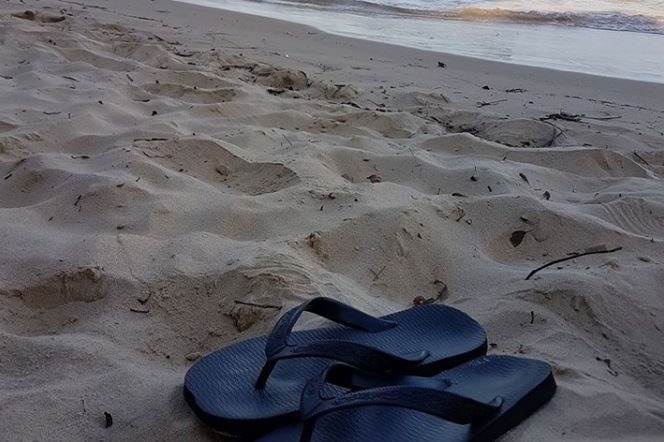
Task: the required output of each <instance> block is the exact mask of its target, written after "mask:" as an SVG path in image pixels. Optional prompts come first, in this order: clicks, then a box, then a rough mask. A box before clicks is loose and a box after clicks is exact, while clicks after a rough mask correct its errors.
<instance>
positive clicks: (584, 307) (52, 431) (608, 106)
mask: <svg viewBox="0 0 664 442" xmlns="http://www.w3.org/2000/svg"><path fill="white" fill-rule="evenodd" d="M26 10H29V11H32V12H34V14H26V13H25V12H24V11H26ZM12 14H17V15H12ZM63 17H64V19H62V18H63ZM439 62H440V63H443V64H444V65H445V67H439ZM616 62H620V61H619V59H617V61H616ZM485 86H486V87H485ZM0 97H1V99H0V177H1V178H2V181H0V238H1V239H2V243H3V254H2V260H0V439H1V440H2V441H182V440H187V441H213V440H221V438H220V436H217V435H215V434H214V433H212V432H210V431H208V430H207V429H206V428H205V427H204V426H203V425H202V424H200V423H199V422H198V420H197V419H196V418H195V416H194V415H193V414H192V412H191V411H190V410H189V408H188V406H187V405H186V403H185V402H184V400H183V399H182V394H181V388H182V381H183V376H184V373H185V372H186V370H187V368H188V367H190V366H191V365H192V364H193V363H194V361H195V360H196V358H197V357H199V356H200V355H201V354H205V353H206V352H209V351H212V350H214V349H216V348H218V347H219V346H221V345H224V344H227V343H230V342H234V341H237V340H240V339H245V338H249V337H252V336H256V335H260V334H263V333H266V332H267V331H269V329H270V328H271V326H272V325H273V324H274V322H275V320H276V319H277V318H278V317H279V315H280V314H281V313H282V312H283V311H285V309H288V308H290V307H292V306H294V305H296V304H298V303H299V302H302V301H303V300H306V299H309V298H310V297H313V296H316V295H325V296H331V297H334V298H337V299H340V300H342V301H345V302H349V303H351V304H353V305H355V306H357V307H359V308H362V309H365V310H367V311H369V312H372V313H375V314H385V313H388V312H392V311H396V310H399V309H403V308H406V307H408V306H410V305H412V303H413V300H414V298H415V297H417V296H423V297H425V298H433V297H437V296H439V295H442V298H441V299H440V300H439V301H438V302H444V303H446V304H448V305H452V306H455V307H457V308H459V309H462V310H463V311H465V312H467V313H469V314H470V315H472V316H473V317H475V318H476V319H477V320H478V321H479V322H480V323H481V324H482V325H483V326H485V327H486V329H487V333H488V336H489V342H490V344H491V345H490V352H491V353H494V354H517V355H523V356H525V357H533V358H540V359H544V360H546V361H548V362H550V363H551V364H552V365H553V367H554V370H555V375H556V379H557V381H558V384H559V387H560V388H559V391H558V393H557V395H556V396H555V398H554V399H553V401H552V402H551V403H550V404H548V405H547V406H546V407H545V408H543V409H542V410H541V411H539V412H538V413H537V414H536V415H534V416H533V417H532V418H530V419H528V420H527V421H526V422H525V423H523V424H522V425H520V426H519V427H518V428H517V429H515V430H514V431H512V432H511V433H509V434H508V435H506V436H505V437H504V440H505V441H510V442H516V441H534V440H537V441H559V440H565V441H587V440H602V441H606V440H615V441H617V440H630V441H655V440H661V437H662V434H664V381H663V380H662V375H663V372H664V350H663V347H662V342H663V341H664V333H663V332H662V329H663V328H664V298H663V295H662V286H664V272H663V271H662V270H663V268H664V247H663V242H664V182H663V181H662V178H663V177H664V141H663V140H664V85H662V84H651V83H640V82H634V81H626V80H618V79H609V78H600V77H592V76H587V75H580V74H573V73H562V72H555V71H549V70H544V69H536V68H528V67H522V66H516V65H508V64H499V63H492V62H485V61H481V60H473V59H468V58H463V57H457V56H451V55H446V54H436V53H430V52H424V51H417V50H413V49H407V48H402V47H396V46H388V45H382V44H378V43H371V42H365V41H357V40H352V39H347V38H341V37H333V36H329V35H325V34H322V33H321V32H319V31H317V30H315V29H312V28H307V27H304V26H299V25H294V24H290V23H285V22H279V21H272V20H269V19H265V18H258V17H252V16H247V15H241V14H237V13H231V12H225V11H219V10H209V9H205V8H200V7H193V6H189V5H184V4H178V3H172V2H165V1H154V2H151V1H146V0H132V1H126V0H122V1H113V2H111V1H86V2H75V1H67V2H64V1H55V0H42V1H34V0H25V1H14V0H11V1H4V2H2V3H1V4H0ZM555 114H557V115H555ZM570 115H576V117H573V118H572V117H570ZM547 116H550V118H548V119H547ZM560 117H564V118H567V120H566V119H560ZM542 119H544V120H543V121H542ZM568 120H574V121H568ZM618 247H622V250H619V251H616V252H612V253H603V254H594V255H589V256H584V257H579V258H576V259H573V260H568V261H566V262H563V263H560V264H558V265H554V266H551V267H548V268H546V269H544V270H542V271H540V272H538V273H536V274H535V275H534V276H533V277H532V278H530V279H529V280H526V276H527V275H528V273H529V272H530V271H531V270H533V269H535V268H537V267H540V266H541V265H543V264H546V263H547V262H549V261H552V260H555V259H558V258H564V257H567V256H569V254H570V253H575V252H577V253H578V252H583V251H588V250H608V249H614V248H618ZM598 248H599V249H598ZM444 287H446V289H445V290H443V288H444ZM242 303H254V304H261V305H267V306H268V307H252V306H249V305H245V304H242ZM269 306H278V307H279V308H281V310H279V309H278V308H273V307H269ZM305 323H306V321H305ZM308 323H309V324H313V323H315V322H311V321H309V322H308ZM104 413H109V414H110V415H111V416H112V419H113V425H112V426H110V427H109V428H105V426H106V425H105V422H106V419H105V414H104Z"/></svg>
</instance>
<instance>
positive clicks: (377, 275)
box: [369, 265, 387, 281]
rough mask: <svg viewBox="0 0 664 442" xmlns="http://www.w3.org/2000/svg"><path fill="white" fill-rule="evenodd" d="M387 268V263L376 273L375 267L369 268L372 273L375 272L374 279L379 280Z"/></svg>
mask: <svg viewBox="0 0 664 442" xmlns="http://www.w3.org/2000/svg"><path fill="white" fill-rule="evenodd" d="M386 268H387V266H386V265H385V266H383V268H382V269H380V271H379V272H377V273H376V272H375V271H374V269H372V268H369V270H370V271H371V273H373V274H374V279H373V280H374V281H377V280H378V278H380V275H381V274H382V273H383V272H384V271H385V269H386Z"/></svg>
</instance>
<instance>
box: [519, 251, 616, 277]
mask: <svg viewBox="0 0 664 442" xmlns="http://www.w3.org/2000/svg"><path fill="white" fill-rule="evenodd" d="M618 250H622V247H616V248H615V249H611V250H606V248H605V247H604V246H600V247H592V248H590V249H588V250H587V251H585V252H580V253H573V254H572V255H570V256H568V257H565V258H560V259H556V260H555V261H551V262H548V263H546V264H544V265H543V266H541V267H538V268H536V269H535V270H533V271H532V272H530V273H528V276H526V281H528V280H529V279H530V278H531V277H532V276H533V275H535V273H537V272H539V271H540V270H544V269H545V268H547V267H550V266H552V265H555V264H558V263H561V262H564V261H570V260H572V259H576V258H579V257H581V256H586V255H597V254H600V253H613V252H617V251H618Z"/></svg>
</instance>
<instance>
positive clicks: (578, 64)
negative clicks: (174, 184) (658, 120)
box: [182, 0, 664, 83]
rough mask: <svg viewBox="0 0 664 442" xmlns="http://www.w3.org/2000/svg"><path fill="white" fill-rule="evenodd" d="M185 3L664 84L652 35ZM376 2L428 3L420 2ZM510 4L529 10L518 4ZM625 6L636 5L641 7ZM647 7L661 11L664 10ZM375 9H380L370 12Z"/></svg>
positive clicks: (323, 4) (658, 40) (204, 0)
mask: <svg viewBox="0 0 664 442" xmlns="http://www.w3.org/2000/svg"><path fill="white" fill-rule="evenodd" d="M182 1H185V2H188V3H195V4H200V5H205V6H212V7H219V8H223V9H229V10H235V11H238V12H245V13H250V14H256V15H262V16H266V17H272V18H278V19H282V20H289V21H293V22H297V23H303V24H307V25H310V26H314V27H317V28H319V29H321V30H323V31H326V32H329V33H332V34H338V35H345V36H349V37H355V38H362V39H367V40H374V41H381V42H386V43H393V44H399V45H402V46H409V47H415V48H420V49H427V50H434V51H438V52H445V53H452V54H458V55H465V56H470V57H476V58H482V59H488V60H495V61H502V62H508V63H516V64H524V65H530V66H539V67H546V68H552V69H559V70H565V71H573V72H582V73H588V74H595V75H603V76H611V77H619V78H629V79H635V80H643V81H653V82H659V83H664V34H660V33H655V32H634V31H615V30H606V29H596V28H589V27H585V26H571V25H565V24H561V23H550V22H524V21H514V20H511V19H509V20H504V19H499V20H498V19H493V18H492V19H487V20H485V19H481V20H480V19H473V20H466V19H447V18H441V17H440V16H427V15H426V14H420V15H415V14H409V13H406V14H401V13H399V14H394V13H384V12H381V11H384V9H380V8H383V6H377V5H369V4H368V3H370V2H357V1H354V0H331V1H323V0H312V1H314V2H318V4H317V5H316V7H309V6H305V5H304V4H303V2H297V3H298V4H297V5H294V3H295V2H293V1H291V2H290V3H291V4H290V5H286V4H282V3H279V4H277V3H275V1H277V0H272V1H270V2H267V3H265V2H255V1H243V0H182ZM278 1H280V2H281V0H278ZM377 2H382V3H395V4H396V3H402V4H403V3H413V4H415V3H421V4H424V3H427V2H424V1H422V0H405V1H401V0H376V3H377ZM454 2H455V1H452V2H450V1H449V0H447V1H439V2H437V3H441V4H442V3H454ZM469 2H472V3H474V4H475V6H482V7H484V6H485V5H486V4H488V3H492V4H493V5H495V4H497V3H501V4H505V3H507V2H505V1H499V2H486V1H482V2H480V1H473V0H459V1H458V2H456V3H469ZM602 2H604V3H607V2H609V0H596V1H594V2H593V1H591V2H587V4H586V5H585V6H584V7H585V8H586V9H588V8H590V7H591V5H593V4H594V5H597V4H598V3H602ZM306 3H307V4H310V3H311V1H307V2H306ZM358 3H363V6H362V8H361V10H353V9H352V8H356V9H357V4H358ZM432 3H436V2H432ZM510 3H524V2H521V1H520V0H516V1H512V2H510ZM532 3H533V4H537V3H547V2H545V1H544V0H541V1H535V2H532ZM548 3H551V2H548ZM560 3H561V4H564V3H569V2H566V1H562V2H560ZM574 3H577V2H574ZM578 3H585V2H578ZM620 3H630V4H633V5H634V4H636V3H641V2H635V1H632V2H620ZM644 3H653V4H659V5H661V4H663V3H664V2H662V1H656V2H648V1H646V2H644ZM529 4H530V2H529ZM343 5H345V6H343ZM430 6H432V7H433V6H435V5H430ZM376 7H377V8H379V9H376V10H375V11H371V10H370V8H376ZM655 7H656V8H657V7H659V6H658V5H655ZM438 10H439V9H438ZM655 12H657V9H656V10H655ZM622 13H627V9H626V8H623V11H622Z"/></svg>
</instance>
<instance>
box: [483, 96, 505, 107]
mask: <svg viewBox="0 0 664 442" xmlns="http://www.w3.org/2000/svg"><path fill="white" fill-rule="evenodd" d="M503 101H507V99H506V98H504V99H502V100H496V101H478V102H477V107H484V106H492V105H494V104H498V103H502V102H503Z"/></svg>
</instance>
